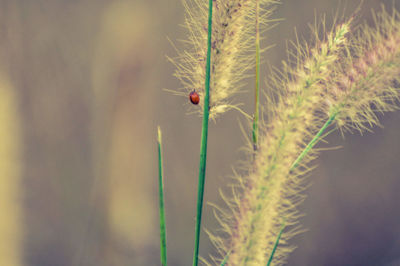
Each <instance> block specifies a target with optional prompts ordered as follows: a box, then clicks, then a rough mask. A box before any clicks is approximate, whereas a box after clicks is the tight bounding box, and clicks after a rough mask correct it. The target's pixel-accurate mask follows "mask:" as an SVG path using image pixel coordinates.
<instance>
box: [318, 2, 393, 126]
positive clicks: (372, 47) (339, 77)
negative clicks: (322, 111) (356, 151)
mask: <svg viewBox="0 0 400 266" xmlns="http://www.w3.org/2000/svg"><path fill="white" fill-rule="evenodd" d="M375 24H376V26H375V28H371V27H370V26H367V25H364V26H362V27H360V29H359V31H358V32H356V33H355V35H354V38H353V39H352V42H351V43H349V44H348V45H347V47H346V49H345V50H344V52H343V53H342V55H341V64H340V65H339V66H338V67H336V68H335V71H334V72H332V74H331V78H330V79H328V80H327V83H326V84H325V86H326V93H325V94H326V96H327V97H326V99H325V100H326V101H327V102H328V103H329V105H330V106H331V108H330V109H329V110H328V112H330V113H331V112H337V113H338V115H337V118H336V122H337V125H338V127H339V128H340V129H341V130H351V129H356V130H358V131H363V130H367V129H368V128H369V127H370V126H372V125H375V124H379V121H378V118H377V116H376V112H386V111H393V110H395V109H397V106H398V104H397V103H398V102H396V101H397V100H398V97H399V89H400V16H399V13H398V12H397V11H396V10H394V11H393V13H392V14H388V13H387V12H386V11H385V10H384V9H383V11H382V12H381V13H379V14H376V15H375Z"/></svg>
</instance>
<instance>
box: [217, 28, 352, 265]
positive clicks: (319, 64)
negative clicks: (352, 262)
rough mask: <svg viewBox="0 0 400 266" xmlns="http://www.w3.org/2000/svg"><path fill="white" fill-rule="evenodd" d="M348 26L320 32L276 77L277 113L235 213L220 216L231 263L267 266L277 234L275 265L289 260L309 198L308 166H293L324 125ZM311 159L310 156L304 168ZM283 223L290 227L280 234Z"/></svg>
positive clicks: (223, 247) (221, 243)
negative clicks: (300, 209)
mask: <svg viewBox="0 0 400 266" xmlns="http://www.w3.org/2000/svg"><path fill="white" fill-rule="evenodd" d="M349 28H350V21H349V22H347V23H343V24H340V25H338V26H337V27H335V28H334V30H332V31H331V32H330V33H328V34H327V35H326V37H325V38H322V39H320V38H318V35H317V34H316V37H317V38H316V45H315V47H314V48H309V47H308V46H298V48H297V57H296V58H295V60H296V62H299V64H297V66H295V67H290V65H291V63H290V62H289V63H288V64H286V65H285V71H284V73H285V74H283V75H281V76H280V77H277V76H276V79H275V82H274V87H276V88H278V89H281V88H284V89H285V91H284V92H280V95H281V96H280V99H279V101H278V103H277V104H270V105H268V106H269V108H273V116H272V119H271V121H270V122H269V124H268V125H267V126H266V128H265V130H266V133H265V134H264V135H260V143H259V149H258V150H257V153H256V158H255V162H254V164H251V166H250V169H249V171H248V172H249V174H248V176H245V177H239V176H238V177H237V178H238V180H239V182H238V183H239V184H240V186H241V187H240V190H242V193H241V196H235V197H234V200H233V201H231V202H228V204H229V205H230V207H231V208H232V210H233V214H232V216H225V217H221V218H220V220H221V222H222V225H223V228H224V229H225V231H226V232H227V233H228V234H229V235H230V240H229V241H228V242H226V241H223V240H221V239H218V238H217V237H215V238H214V237H213V238H212V240H215V243H216V244H217V246H218V247H219V248H220V251H221V252H222V255H223V256H225V254H227V253H229V254H230V255H229V259H228V262H227V265H267V262H268V259H269V257H270V255H271V253H272V252H273V251H274V246H275V244H276V240H277V236H278V235H279V238H280V240H279V243H280V244H279V245H280V248H279V249H277V250H276V251H274V252H275V254H274V261H275V263H274V264H277V263H278V262H282V261H284V259H285V257H286V256H287V254H288V253H289V252H290V251H291V250H292V248H291V247H288V246H287V240H288V239H289V238H290V237H291V236H293V235H294V234H296V233H298V232H299V228H298V227H297V226H296V224H297V218H298V216H299V214H298V213H297V211H296V206H297V205H298V204H299V203H300V202H301V201H302V200H303V198H304V197H303V196H302V195H301V194H300V192H301V191H302V190H303V189H304V180H303V178H302V177H303V175H304V172H305V171H307V170H308V169H307V168H304V167H296V168H293V169H292V170H290V168H291V166H292V164H293V162H294V161H295V160H296V158H297V157H298V156H299V155H300V154H301V151H302V150H303V149H304V147H305V146H306V144H307V142H308V141H309V140H311V139H312V137H313V134H315V133H316V132H317V131H318V128H319V127H321V126H322V124H323V117H321V116H322V115H317V114H323V113H322V112H321V111H324V110H325V108H326V104H324V103H321V102H322V101H321V94H322V93H323V92H324V91H325V89H324V87H323V84H324V82H325V81H326V80H328V79H329V78H330V74H331V71H332V70H331V66H332V65H333V64H335V63H337V61H338V60H339V56H340V54H341V51H342V49H344V47H345V44H346V42H347V37H346V36H347V33H348V32H349ZM300 62H302V63H300ZM310 159H312V156H311V155H310V154H308V155H307V156H305V157H304V158H303V160H302V162H301V163H300V166H302V165H305V163H306V162H307V161H309V160H310ZM236 194H237V193H236V192H235V195H236ZM232 221H233V222H232ZM283 223H285V226H286V228H287V229H285V230H284V231H283V232H282V233H281V235H280V230H281V227H282V224H283ZM278 264H279V263H278Z"/></svg>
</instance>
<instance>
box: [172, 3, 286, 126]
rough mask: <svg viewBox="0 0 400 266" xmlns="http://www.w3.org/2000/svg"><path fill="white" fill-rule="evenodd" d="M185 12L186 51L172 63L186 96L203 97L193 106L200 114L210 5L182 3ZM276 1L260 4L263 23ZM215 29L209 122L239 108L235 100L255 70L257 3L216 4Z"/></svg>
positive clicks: (180, 52)
mask: <svg viewBox="0 0 400 266" xmlns="http://www.w3.org/2000/svg"><path fill="white" fill-rule="evenodd" d="M183 1H184V6H185V9H186V17H185V24H184V26H185V27H186V28H187V30H188V32H189V37H188V40H186V41H184V43H185V44H187V45H186V50H185V51H183V52H182V51H177V52H178V56H177V57H176V58H172V59H171V58H170V60H171V61H172V62H173V63H174V64H175V65H176V67H177V70H176V72H175V76H176V77H178V78H179V79H180V80H181V81H182V84H183V86H184V87H183V90H182V91H183V92H180V93H178V94H181V95H185V96H187V95H189V93H190V92H191V91H194V90H195V91H196V92H197V93H198V94H199V95H200V103H199V105H198V106H194V108H196V109H197V111H198V112H199V113H200V114H201V113H202V107H203V101H202V99H203V98H204V80H205V65H206V52H207V15H208V6H207V1H202V0H183ZM277 2H278V1H277V0H260V6H261V7H264V9H263V10H264V12H262V15H261V16H260V23H262V24H266V23H267V22H268V17H269V15H270V14H271V12H272V9H271V8H270V6H271V5H272V4H274V3H277ZM213 5H214V7H213V9H214V12H213V29H212V49H211V80H210V118H212V119H214V118H215V117H217V115H218V114H221V113H224V112H225V111H227V110H229V109H230V108H237V106H236V104H235V103H234V102H233V100H232V96H234V95H235V94H236V93H237V92H239V90H240V88H241V86H242V84H241V81H242V80H243V79H244V78H245V77H246V76H247V75H248V74H247V71H248V70H249V69H251V68H253V67H254V64H253V63H254V53H250V52H249V51H253V50H254V41H255V26H254V16H255V10H256V8H255V7H256V1H255V0H214V1H213Z"/></svg>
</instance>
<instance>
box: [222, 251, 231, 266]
mask: <svg viewBox="0 0 400 266" xmlns="http://www.w3.org/2000/svg"><path fill="white" fill-rule="evenodd" d="M229 254H230V252H229V253H228V254H226V256H225V258H224V260H223V261H222V262H221V266H225V265H226V263H227V262H228V259H229Z"/></svg>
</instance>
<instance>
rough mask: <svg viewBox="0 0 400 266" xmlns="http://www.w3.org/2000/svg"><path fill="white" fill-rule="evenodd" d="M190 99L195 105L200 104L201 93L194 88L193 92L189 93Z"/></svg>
mask: <svg viewBox="0 0 400 266" xmlns="http://www.w3.org/2000/svg"><path fill="white" fill-rule="evenodd" d="M189 100H190V102H191V103H193V104H194V105H198V104H199V102H200V96H199V94H198V93H197V92H196V90H193V91H192V92H190V93H189Z"/></svg>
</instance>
